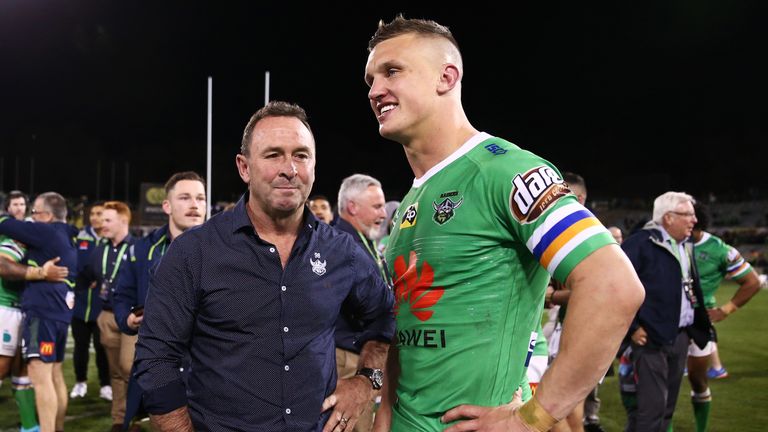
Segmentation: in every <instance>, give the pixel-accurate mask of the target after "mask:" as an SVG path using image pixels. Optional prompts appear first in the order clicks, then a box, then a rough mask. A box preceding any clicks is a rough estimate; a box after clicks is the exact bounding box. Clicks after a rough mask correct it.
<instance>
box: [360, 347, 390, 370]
mask: <svg viewBox="0 0 768 432" xmlns="http://www.w3.org/2000/svg"><path fill="white" fill-rule="evenodd" d="M388 350H389V343H387V342H380V341H375V340H370V341H368V342H366V343H365V345H363V349H362V350H361V351H360V359H359V360H358V363H357V367H358V369H359V368H362V367H367V368H374V369H384V367H385V363H386V361H387V351H388Z"/></svg>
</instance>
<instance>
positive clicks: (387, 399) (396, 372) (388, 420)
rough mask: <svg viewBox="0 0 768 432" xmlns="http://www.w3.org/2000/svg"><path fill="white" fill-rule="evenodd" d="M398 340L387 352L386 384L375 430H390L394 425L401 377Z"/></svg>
mask: <svg viewBox="0 0 768 432" xmlns="http://www.w3.org/2000/svg"><path fill="white" fill-rule="evenodd" d="M396 344H397V342H396V341H393V342H392V345H390V347H389V352H388V353H387V364H386V369H385V372H384V386H383V387H382V388H381V405H380V406H379V409H378V411H377V412H376V419H375V422H374V428H373V430H374V431H375V432H389V429H390V428H391V425H392V406H393V405H394V403H395V399H396V398H397V396H396V391H397V380H398V378H399V377H400V359H399V357H398V356H399V350H398V348H397V345H396Z"/></svg>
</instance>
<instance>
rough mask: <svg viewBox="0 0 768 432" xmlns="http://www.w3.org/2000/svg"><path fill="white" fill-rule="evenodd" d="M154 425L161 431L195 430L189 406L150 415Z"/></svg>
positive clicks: (188, 431)
mask: <svg viewBox="0 0 768 432" xmlns="http://www.w3.org/2000/svg"><path fill="white" fill-rule="evenodd" d="M149 419H150V420H151V421H152V427H153V429H155V430H158V431H160V432H194V430H195V429H194V428H193V427H192V420H191V419H190V418H189V411H188V410H187V407H185V406H184V407H181V408H177V409H175V410H173V411H171V412H169V413H166V414H153V415H150V416H149Z"/></svg>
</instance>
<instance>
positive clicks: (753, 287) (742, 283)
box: [709, 270, 760, 322]
mask: <svg viewBox="0 0 768 432" xmlns="http://www.w3.org/2000/svg"><path fill="white" fill-rule="evenodd" d="M736 282H738V284H739V289H738V290H736V293H735V294H733V297H732V298H731V300H730V301H729V302H728V303H726V304H725V305H723V306H720V307H718V308H715V309H710V310H709V318H710V319H711V320H712V322H719V321H722V320H724V319H725V318H726V317H727V316H728V315H730V314H731V313H733V312H734V311H736V309H738V308H740V307H742V306H744V305H745V304H747V302H749V300H750V299H751V298H752V297H754V296H755V294H757V293H758V292H759V291H760V279H759V278H758V277H757V273H755V271H754V270H752V271H751V272H749V273H747V274H746V275H745V276H744V277H743V278H740V279H737V280H736Z"/></svg>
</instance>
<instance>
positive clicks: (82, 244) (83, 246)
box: [80, 240, 88, 250]
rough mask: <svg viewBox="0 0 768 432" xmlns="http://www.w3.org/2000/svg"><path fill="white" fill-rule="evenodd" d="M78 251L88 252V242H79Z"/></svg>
mask: <svg viewBox="0 0 768 432" xmlns="http://www.w3.org/2000/svg"><path fill="white" fill-rule="evenodd" d="M80 250H88V240H83V241H81V242H80Z"/></svg>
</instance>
